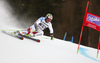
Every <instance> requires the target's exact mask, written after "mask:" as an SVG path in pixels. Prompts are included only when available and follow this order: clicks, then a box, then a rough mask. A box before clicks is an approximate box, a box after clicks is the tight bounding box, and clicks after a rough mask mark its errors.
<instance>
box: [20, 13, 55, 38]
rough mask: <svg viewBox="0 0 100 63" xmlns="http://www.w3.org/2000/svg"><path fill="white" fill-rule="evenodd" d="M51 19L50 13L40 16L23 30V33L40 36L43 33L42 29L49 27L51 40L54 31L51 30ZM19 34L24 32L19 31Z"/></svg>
mask: <svg viewBox="0 0 100 63" xmlns="http://www.w3.org/2000/svg"><path fill="white" fill-rule="evenodd" d="M52 19H53V16H52V14H50V13H48V14H47V15H46V16H45V17H40V18H39V19H38V20H37V21H36V22H35V23H34V24H33V25H32V26H31V27H30V28H28V29H27V31H26V32H25V35H26V36H31V37H35V36H42V35H44V31H43V30H44V29H46V28H49V30H50V36H51V40H53V39H54V36H53V33H54V31H53V27H52V23H51V21H52ZM20 34H24V32H23V31H20Z"/></svg>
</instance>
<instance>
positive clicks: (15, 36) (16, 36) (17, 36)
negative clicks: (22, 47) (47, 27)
mask: <svg viewBox="0 0 100 63" xmlns="http://www.w3.org/2000/svg"><path fill="white" fill-rule="evenodd" d="M2 32H3V33H5V34H7V35H9V36H12V37H14V38H18V39H21V40H23V39H24V38H23V37H22V36H20V35H14V34H13V33H10V32H7V31H5V30H2Z"/></svg>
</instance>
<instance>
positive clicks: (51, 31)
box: [49, 23, 54, 40]
mask: <svg viewBox="0 0 100 63" xmlns="http://www.w3.org/2000/svg"><path fill="white" fill-rule="evenodd" d="M49 30H50V37H51V40H54V32H53V27H52V24H51V23H50V25H49Z"/></svg>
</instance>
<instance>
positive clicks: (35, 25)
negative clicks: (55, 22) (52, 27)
mask: <svg viewBox="0 0 100 63" xmlns="http://www.w3.org/2000/svg"><path fill="white" fill-rule="evenodd" d="M41 19H42V17H41V18H39V19H38V20H37V21H36V22H35V23H34V27H35V29H38V27H37V25H38V24H39V23H40V22H41ZM27 30H28V33H27V34H30V32H31V27H30V28H28V29H27Z"/></svg>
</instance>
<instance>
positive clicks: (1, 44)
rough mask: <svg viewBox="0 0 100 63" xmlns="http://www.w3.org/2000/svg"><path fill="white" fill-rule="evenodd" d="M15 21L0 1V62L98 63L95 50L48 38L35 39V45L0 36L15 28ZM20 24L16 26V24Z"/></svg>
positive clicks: (25, 40)
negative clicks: (36, 40)
mask: <svg viewBox="0 0 100 63" xmlns="http://www.w3.org/2000/svg"><path fill="white" fill-rule="evenodd" d="M16 25H18V22H17V20H16V19H15V18H14V17H13V16H12V14H11V8H10V6H9V5H8V4H7V2H5V0H0V63H100V54H99V57H98V58H96V54H97V49H94V48H90V47H86V46H82V45H81V46H80V49H79V53H78V54H77V47H78V44H75V43H71V42H69V41H63V40H60V39H57V38H55V39H54V40H50V37H47V36H41V37H36V38H38V39H40V40H41V42H40V43H37V42H35V41H33V40H30V39H24V40H20V39H17V38H14V37H11V36H9V35H7V34H4V33H2V29H11V30H12V29H19V28H17V26H16ZM19 25H20V24H19Z"/></svg>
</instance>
